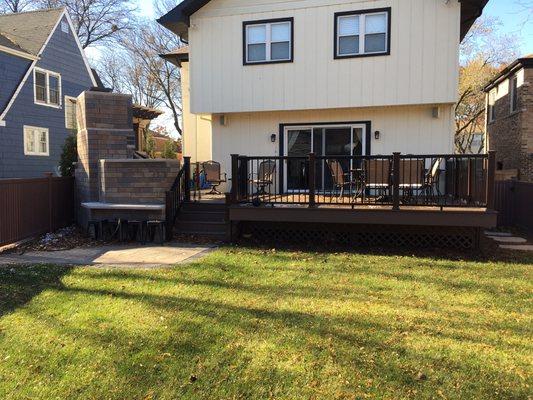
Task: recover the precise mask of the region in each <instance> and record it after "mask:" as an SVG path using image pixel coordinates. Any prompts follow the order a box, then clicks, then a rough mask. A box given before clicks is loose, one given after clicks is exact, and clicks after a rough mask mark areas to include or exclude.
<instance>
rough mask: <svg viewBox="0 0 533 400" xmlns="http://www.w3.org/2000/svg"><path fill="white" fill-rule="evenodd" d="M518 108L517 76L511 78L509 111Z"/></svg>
mask: <svg viewBox="0 0 533 400" xmlns="http://www.w3.org/2000/svg"><path fill="white" fill-rule="evenodd" d="M517 110H518V76H516V75H514V76H513V77H512V78H511V112H515V111H517Z"/></svg>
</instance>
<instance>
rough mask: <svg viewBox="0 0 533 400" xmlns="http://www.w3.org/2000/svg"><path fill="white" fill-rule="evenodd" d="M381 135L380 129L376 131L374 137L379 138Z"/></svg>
mask: <svg viewBox="0 0 533 400" xmlns="http://www.w3.org/2000/svg"><path fill="white" fill-rule="evenodd" d="M380 136H381V132H380V131H375V132H374V139H376V140H379V137H380Z"/></svg>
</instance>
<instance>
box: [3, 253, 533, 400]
mask: <svg viewBox="0 0 533 400" xmlns="http://www.w3.org/2000/svg"><path fill="white" fill-rule="evenodd" d="M532 263H533V259H532V258H531V257H529V258H528V257H527V256H524V257H522V258H516V259H509V260H508V261H498V262H482V261H461V260H458V259H457V260H454V259H446V258H442V259H430V258H424V257H415V256H390V255H375V254H374V255H356V254H346V253H339V254H320V253H304V252H291V251H277V252H274V251H263V250H257V249H255V250H253V249H237V248H227V249H222V250H219V251H217V252H216V253H213V254H211V255H210V256H208V257H207V258H206V259H203V260H201V261H199V262H197V263H196V264H193V265H189V266H180V267H178V268H175V269H163V270H148V271H145V270H99V269H87V268H79V269H68V268H63V267H54V266H48V267H24V268H23V267H14V268H10V267H7V268H6V267H0V398H1V399H17V400H20V399H46V400H50V399H128V400H129V399H253V400H256V399H365V398H371V399H403V398H407V399H408V398H411V399H430V398H431V399H440V398H442V399H459V398H461V399H527V398H528V397H529V396H531V394H532V392H531V383H532V374H533V366H532V365H533V345H532V338H533V335H532V333H533V328H532V327H533V324H532V308H533V304H532V293H533V282H532V279H531V278H532ZM529 398H531V397H529Z"/></svg>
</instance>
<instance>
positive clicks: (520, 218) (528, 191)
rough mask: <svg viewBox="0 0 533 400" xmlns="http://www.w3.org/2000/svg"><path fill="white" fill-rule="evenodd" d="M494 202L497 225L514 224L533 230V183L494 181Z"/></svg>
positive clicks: (506, 225)
mask: <svg viewBox="0 0 533 400" xmlns="http://www.w3.org/2000/svg"><path fill="white" fill-rule="evenodd" d="M495 203H496V204H495V208H496V210H497V211H498V226H501V227H510V226H516V227H519V228H522V229H526V230H528V231H530V232H533V183H528V182H519V181H514V180H509V181H499V182H496V193H495Z"/></svg>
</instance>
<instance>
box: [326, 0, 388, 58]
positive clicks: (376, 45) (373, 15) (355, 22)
mask: <svg viewBox="0 0 533 400" xmlns="http://www.w3.org/2000/svg"><path fill="white" fill-rule="evenodd" d="M387 54H390V8H386V9H376V10H365V11H352V12H342V13H336V14H335V58H349V57H363V56H373V55H387Z"/></svg>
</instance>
